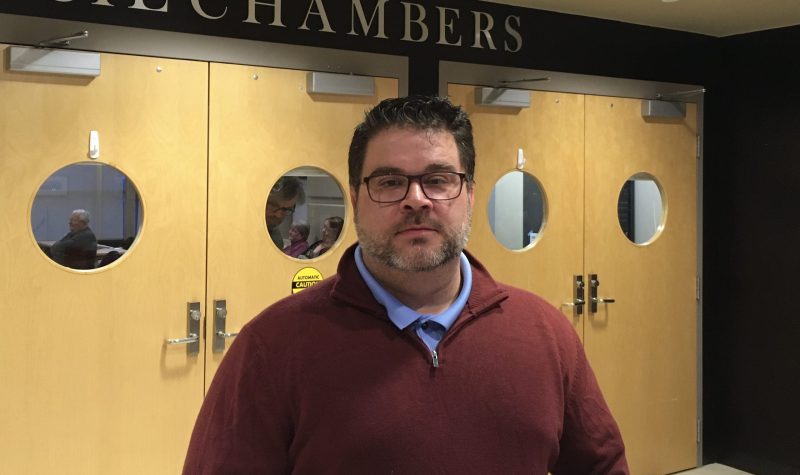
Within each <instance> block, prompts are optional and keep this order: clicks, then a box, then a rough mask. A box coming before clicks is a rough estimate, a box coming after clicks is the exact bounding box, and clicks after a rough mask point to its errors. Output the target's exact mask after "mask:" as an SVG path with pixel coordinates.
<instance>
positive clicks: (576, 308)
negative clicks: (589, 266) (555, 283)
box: [563, 275, 586, 317]
mask: <svg viewBox="0 0 800 475" xmlns="http://www.w3.org/2000/svg"><path fill="white" fill-rule="evenodd" d="M572 284H573V285H572V301H571V302H564V303H563V305H564V306H565V307H572V316H574V317H577V316H579V315H583V306H584V305H586V300H584V298H585V296H584V283H583V276H582V275H575V276H573V278H572Z"/></svg>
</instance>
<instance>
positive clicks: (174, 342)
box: [165, 333, 200, 345]
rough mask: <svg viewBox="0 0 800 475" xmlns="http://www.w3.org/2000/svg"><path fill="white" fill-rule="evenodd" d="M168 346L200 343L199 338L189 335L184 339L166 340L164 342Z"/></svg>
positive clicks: (192, 334)
mask: <svg viewBox="0 0 800 475" xmlns="http://www.w3.org/2000/svg"><path fill="white" fill-rule="evenodd" d="M165 341H166V342H167V344H168V345H186V344H189V343H196V342H199V341H200V337H199V336H197V335H196V334H194V333H189V336H187V337H186V338H168V339H166V340H165Z"/></svg>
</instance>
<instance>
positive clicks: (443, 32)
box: [436, 7, 461, 46]
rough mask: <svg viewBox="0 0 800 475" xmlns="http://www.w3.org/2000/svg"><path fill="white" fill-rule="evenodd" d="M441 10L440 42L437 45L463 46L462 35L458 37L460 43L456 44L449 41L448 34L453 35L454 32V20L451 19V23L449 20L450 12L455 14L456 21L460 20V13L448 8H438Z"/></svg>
mask: <svg viewBox="0 0 800 475" xmlns="http://www.w3.org/2000/svg"><path fill="white" fill-rule="evenodd" d="M436 8H437V9H438V10H439V41H437V42H436V44H437V45H447V46H461V35H458V41H456V42H455V43H450V42H449V41H447V33H448V32H450V33H452V32H453V30H454V27H453V19H452V18H451V19H450V20H449V21H448V19H447V14H448V12H450V13H455V19H456V20H458V15H459V13H460V12H459V11H458V10H457V9H455V8H447V7H436Z"/></svg>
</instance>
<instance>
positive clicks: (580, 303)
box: [562, 299, 586, 307]
mask: <svg viewBox="0 0 800 475" xmlns="http://www.w3.org/2000/svg"><path fill="white" fill-rule="evenodd" d="M585 304H586V302H584V301H583V300H581V299H575V301H574V302H564V303H563V304H562V305H564V306H565V307H575V306H577V305H585Z"/></svg>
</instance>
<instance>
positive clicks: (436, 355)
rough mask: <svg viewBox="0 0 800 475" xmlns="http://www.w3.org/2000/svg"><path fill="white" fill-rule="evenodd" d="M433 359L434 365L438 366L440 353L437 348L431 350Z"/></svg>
mask: <svg viewBox="0 0 800 475" xmlns="http://www.w3.org/2000/svg"><path fill="white" fill-rule="evenodd" d="M431 359H432V360H433V367H434V368H438V367H439V353H437V352H436V350H433V351H431Z"/></svg>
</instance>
